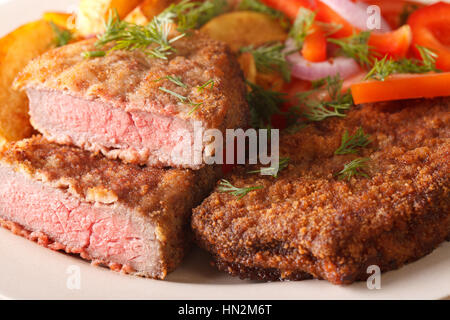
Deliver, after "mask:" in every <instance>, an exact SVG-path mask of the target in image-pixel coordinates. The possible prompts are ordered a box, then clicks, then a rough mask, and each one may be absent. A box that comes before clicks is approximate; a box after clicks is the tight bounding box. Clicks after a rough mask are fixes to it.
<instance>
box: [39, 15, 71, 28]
mask: <svg viewBox="0 0 450 320" xmlns="http://www.w3.org/2000/svg"><path fill="white" fill-rule="evenodd" d="M42 19H44V20H45V21H48V22H53V23H54V24H56V25H57V26H58V27H61V28H64V29H67V30H73V29H74V28H75V15H73V14H70V13H63V12H45V13H44V14H43V15H42Z"/></svg>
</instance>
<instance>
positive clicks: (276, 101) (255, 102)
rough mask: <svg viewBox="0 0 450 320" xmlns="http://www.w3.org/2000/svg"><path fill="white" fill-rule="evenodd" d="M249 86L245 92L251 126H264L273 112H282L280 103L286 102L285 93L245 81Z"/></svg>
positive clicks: (269, 120) (258, 127)
mask: <svg viewBox="0 0 450 320" xmlns="http://www.w3.org/2000/svg"><path fill="white" fill-rule="evenodd" d="M247 85H248V86H249V87H250V90H249V92H248V93H247V101H248V103H249V106H250V115H251V120H250V124H251V126H252V127H253V128H256V129H260V128H266V127H267V126H268V125H269V124H270V122H271V118H272V116H273V115H275V114H282V111H281V110H280V107H281V105H282V104H283V103H284V102H286V99H285V96H286V94H284V93H281V92H276V91H271V90H265V89H264V88H263V87H261V86H258V85H256V84H254V83H251V82H249V81H247Z"/></svg>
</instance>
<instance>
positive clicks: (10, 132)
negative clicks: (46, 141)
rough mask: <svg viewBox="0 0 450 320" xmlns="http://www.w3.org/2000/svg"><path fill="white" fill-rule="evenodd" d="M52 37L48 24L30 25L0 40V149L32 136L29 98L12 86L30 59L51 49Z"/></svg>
mask: <svg viewBox="0 0 450 320" xmlns="http://www.w3.org/2000/svg"><path fill="white" fill-rule="evenodd" d="M53 40H54V33H53V30H52V28H51V26H50V24H49V23H48V22H47V21H44V20H38V21H35V22H30V23H28V24H26V25H24V26H22V27H19V28H18V29H16V30H15V31H13V32H11V33H10V34H8V35H6V36H5V37H3V38H1V39H0V145H2V144H4V143H5V142H9V141H16V140H20V139H23V138H27V137H29V136H30V135H31V134H32V133H33V128H32V127H31V125H30V121H29V117H28V98H27V97H26V95H25V93H23V92H18V91H15V90H14V89H13V88H12V87H11V85H12V83H13V81H14V78H15V77H16V75H17V74H18V73H19V72H20V71H21V70H22V69H23V68H24V67H25V66H26V64H27V63H28V62H29V61H30V60H31V59H33V58H35V57H37V56H39V55H40V54H42V53H44V52H45V51H47V50H48V49H50V48H51V47H52V46H53Z"/></svg>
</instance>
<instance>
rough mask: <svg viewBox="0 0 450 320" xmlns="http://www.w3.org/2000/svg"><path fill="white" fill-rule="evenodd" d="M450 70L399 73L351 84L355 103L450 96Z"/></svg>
mask: <svg viewBox="0 0 450 320" xmlns="http://www.w3.org/2000/svg"><path fill="white" fill-rule="evenodd" d="M448 83H450V72H444V73H427V74H398V75H392V76H390V77H388V78H387V79H386V80H384V81H377V80H368V81H363V82H359V83H355V84H353V85H352V86H351V91H352V96H353V100H354V102H355V104H361V103H369V102H379V101H390V100H403V99H417V98H434V97H443V96H450V86H449V85H448Z"/></svg>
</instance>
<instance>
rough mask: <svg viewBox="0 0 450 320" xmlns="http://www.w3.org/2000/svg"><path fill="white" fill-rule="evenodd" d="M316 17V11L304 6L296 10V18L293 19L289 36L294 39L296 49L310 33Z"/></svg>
mask: <svg viewBox="0 0 450 320" xmlns="http://www.w3.org/2000/svg"><path fill="white" fill-rule="evenodd" d="M315 19H316V13H315V12H313V11H311V10H308V9H306V8H300V9H299V10H298V14H297V18H296V19H295V21H294V25H293V26H292V29H291V31H290V32H289V36H290V37H291V38H292V39H293V40H294V42H295V44H296V46H297V48H298V49H300V48H301V47H302V46H303V42H304V41H305V38H306V37H307V36H308V35H310V34H311V32H312V25H313V23H314V20H315Z"/></svg>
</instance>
